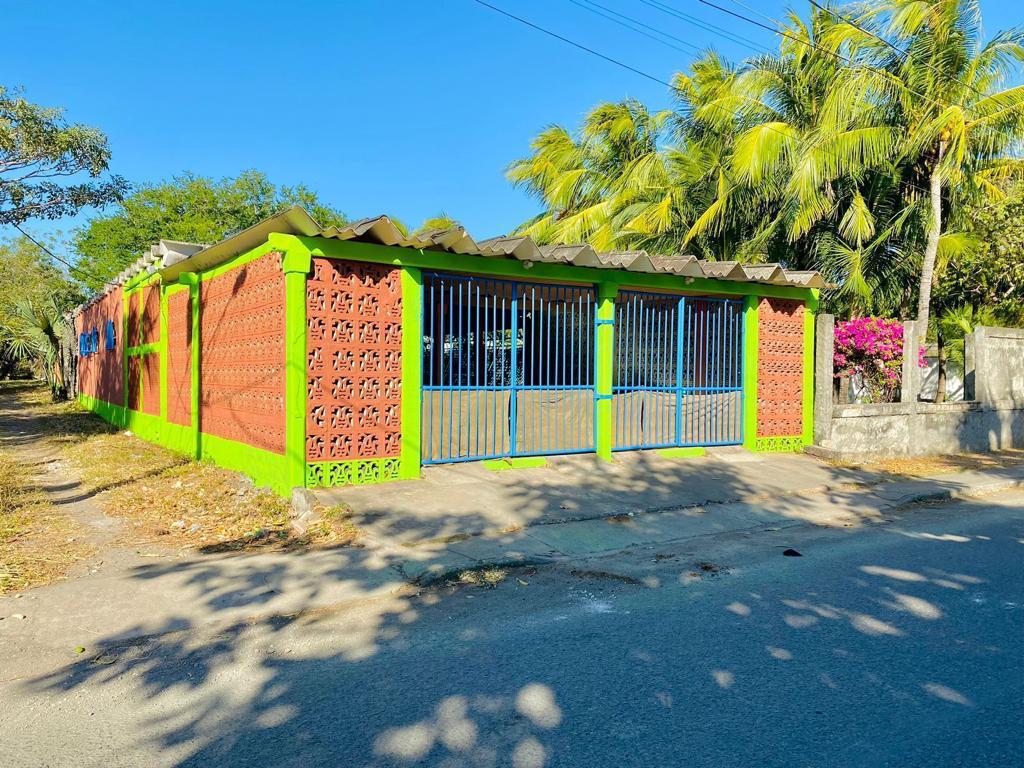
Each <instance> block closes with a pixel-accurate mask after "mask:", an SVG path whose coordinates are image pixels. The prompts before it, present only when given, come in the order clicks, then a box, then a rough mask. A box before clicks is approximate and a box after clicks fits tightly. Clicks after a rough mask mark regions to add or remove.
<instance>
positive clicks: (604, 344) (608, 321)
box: [594, 282, 619, 461]
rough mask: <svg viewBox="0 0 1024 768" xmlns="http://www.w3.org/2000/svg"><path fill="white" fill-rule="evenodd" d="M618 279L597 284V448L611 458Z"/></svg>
mask: <svg viewBox="0 0 1024 768" xmlns="http://www.w3.org/2000/svg"><path fill="white" fill-rule="evenodd" d="M618 291H619V286H618V285H617V284H616V283H608V282H605V283H599V284H598V286H597V330H596V332H595V334H594V335H595V336H596V345H597V349H596V351H595V353H594V361H595V362H594V365H595V369H594V448H595V450H596V452H597V457H598V458H599V459H601V460H602V461H611V460H612V447H613V446H614V443H615V436H614V429H615V426H614V424H613V423H612V383H613V382H612V379H613V371H614V364H615V296H616V295H617V294H618Z"/></svg>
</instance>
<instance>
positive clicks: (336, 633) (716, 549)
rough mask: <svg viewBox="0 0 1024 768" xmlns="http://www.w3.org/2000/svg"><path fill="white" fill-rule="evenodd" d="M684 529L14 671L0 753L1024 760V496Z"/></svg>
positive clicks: (481, 759)
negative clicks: (881, 514)
mask: <svg viewBox="0 0 1024 768" xmlns="http://www.w3.org/2000/svg"><path fill="white" fill-rule="evenodd" d="M787 545H789V546H796V547H797V549H799V550H800V551H801V552H802V553H803V556H802V557H799V558H797V557H784V556H783V555H782V549H783V548H784V546H787ZM687 548H688V551H679V550H673V549H672V548H661V549H658V550H651V551H640V552H635V553H633V554H631V555H620V556H618V557H615V558H612V559H610V560H607V561H602V562H590V563H587V564H586V565H580V566H578V568H577V569H576V571H575V573H570V572H569V571H568V569H566V570H552V571H540V572H536V573H530V572H520V573H513V574H510V575H509V577H508V578H507V579H506V580H505V581H504V582H503V583H502V584H501V585H500V586H499V587H498V588H497V589H493V590H485V589H481V588H479V587H460V588H445V589H441V590H438V591H434V592H429V593H426V594H424V595H421V596H419V597H416V598H403V599H398V598H395V599H393V600H388V601H385V602H383V603H375V604H372V605H367V606H364V607H362V608H360V609H359V610H349V611H345V612H343V613H329V612H328V613H322V614H318V615H315V616H303V617H299V618H294V619H280V620H275V621H270V622H264V623H258V624H254V625H248V624H243V625H239V626H237V627H233V628H231V629H228V630H224V631H220V632H218V633H216V634H209V633H205V634H204V633H201V632H200V633H183V634H181V635H178V636H170V637H165V638H161V639H159V640H153V641H149V642H144V643H140V644H138V645H135V646H133V647H130V648H123V649H119V650H117V651H116V652H115V653H109V654H105V655H102V656H100V657H99V658H93V659H85V660H82V661H80V662H77V663H72V664H69V665H68V667H66V668H65V669H61V670H56V671H55V672H54V673H53V674H52V675H48V676H46V677H44V678H39V679H30V680H16V681H8V682H6V683H3V684H2V687H0V765H3V766H8V767H10V768H21V767H22V766H44V765H46V766H65V765H66V766H76V768H77V767H78V766H83V767H84V766H104V768H110V767H112V766H122V765H123V766H164V765H188V766H302V767H303V768H309V767H310V766H343V767H344V768H349V767H355V766H412V765H417V766H419V765H422V766H439V767H445V768H456V767H457V766H467V767H468V766H509V765H510V766H515V767H516V768H532V767H534V766H542V765H543V766H584V767H587V768H590V767H594V768H597V767H599V766H609V767H615V768H621V767H623V766H659V767H660V766H723V767H729V768H733V767H743V766H756V767H757V768H766V767H771V766H786V767H787V768H798V767H801V766H807V767H809V768H810V767H813V768H821V767H825V766H865V768H867V767H870V768H883V767H884V766H894V767H896V766H898V767H899V768H915V767H916V766H921V767H922V768H923V767H924V766H928V768H935V767H941V768H946V767H954V766H956V767H961V766H962V767H966V766H979V768H980V767H982V766H984V767H985V768H989V767H990V766H1017V765H1024V567H1022V566H1024V494H1021V493H1012V494H1002V495H999V496H993V497H989V498H986V499H978V500H974V501H967V502H959V503H956V504H952V505H948V506H945V507H941V508H934V509H928V508H918V509H913V510H908V511H907V512H906V513H903V514H901V515H900V516H899V517H898V518H896V519H895V520H893V521H892V522H890V523H889V524H887V525H884V526H878V527H873V528H870V529H861V530H856V531H853V530H839V531H824V532H823V531H817V532H811V533H799V534H798V533H794V532H793V531H780V532H778V533H777V534H771V533H768V534H761V535H758V536H737V537H732V538H728V539H725V540H722V541H717V540H712V539H709V540H707V541H705V542H702V543H699V544H695V543H694V542H690V543H689V544H688V545H687ZM637 582H639V583H637Z"/></svg>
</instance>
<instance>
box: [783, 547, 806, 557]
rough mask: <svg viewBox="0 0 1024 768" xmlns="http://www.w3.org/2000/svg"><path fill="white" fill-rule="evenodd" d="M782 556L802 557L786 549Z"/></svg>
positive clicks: (793, 550)
mask: <svg viewBox="0 0 1024 768" xmlns="http://www.w3.org/2000/svg"><path fill="white" fill-rule="evenodd" d="M782 554H784V555H785V556H786V557H803V555H801V554H800V553H799V552H797V551H796V550H795V549H787V550H785V551H784V552H783V553H782Z"/></svg>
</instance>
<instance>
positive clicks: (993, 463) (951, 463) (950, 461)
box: [856, 449, 1024, 477]
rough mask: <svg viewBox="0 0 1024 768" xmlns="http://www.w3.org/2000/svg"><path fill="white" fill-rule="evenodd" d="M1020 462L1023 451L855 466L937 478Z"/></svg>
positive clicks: (896, 460)
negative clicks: (952, 473)
mask: <svg viewBox="0 0 1024 768" xmlns="http://www.w3.org/2000/svg"><path fill="white" fill-rule="evenodd" d="M1022 463H1024V450H1021V449H1011V450H1007V451H999V452H998V453H958V454H951V455H946V456H913V457H907V458H898V459H879V460H878V461H869V462H864V463H860V464H857V465H856V466H857V467H859V468H861V469H868V470H872V471H875V472H885V473H887V474H891V475H902V476H905V477H920V476H922V475H941V474H946V473H949V472H963V471H966V470H972V469H1000V468H1002V467H1011V466H1015V465H1018V464H1022Z"/></svg>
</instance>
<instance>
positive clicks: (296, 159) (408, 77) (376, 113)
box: [2, 0, 1024, 237]
mask: <svg viewBox="0 0 1024 768" xmlns="http://www.w3.org/2000/svg"><path fill="white" fill-rule="evenodd" d="M489 1H490V2H491V3H492V4H494V5H498V6H500V7H502V8H505V9H506V10H509V11H510V12H513V13H515V14H517V15H519V16H522V17H524V18H526V19H529V20H530V21H532V22H534V23H536V24H539V25H541V26H544V27H547V28H549V29H551V30H552V31H555V32H558V33H559V34H562V35H563V36H565V37H569V38H572V39H574V40H577V41H578V42H580V43H582V44H584V45H587V46H589V47H591V48H594V49H596V50H599V51H601V52H602V53H605V54H607V55H610V56H613V57H615V58H618V59H620V60H621V61H623V62H625V63H628V64H629V65H631V66H633V67H635V68H637V69H640V70H643V71H644V72H647V73H650V74H651V75H653V76H655V77H657V78H659V79H662V80H668V79H670V78H671V75H672V73H673V72H675V71H677V70H680V69H684V68H685V67H686V66H687V65H688V63H689V62H690V60H691V59H692V58H693V54H692V53H691V52H690V51H689V50H688V49H687V46H696V47H697V48H698V49H703V48H707V47H709V46H714V47H716V48H717V49H718V50H719V51H721V52H722V53H723V54H725V55H726V56H728V57H731V58H734V59H741V58H743V57H744V56H746V55H750V53H751V45H750V44H749V43H739V42H737V41H736V40H730V39H727V37H726V36H725V35H724V34H723V33H722V32H718V31H714V30H712V31H708V30H707V29H702V28H700V27H698V26H696V25H694V24H692V23H688V22H687V21H684V20H683V19H680V18H677V17H673V16H670V15H668V14H666V13H664V12H662V11H659V10H658V9H657V8H655V7H653V5H654V4H658V3H660V4H662V5H665V6H668V7H670V8H673V9H675V10H676V11H677V12H679V13H683V14H687V15H689V16H691V17H693V18H695V19H697V20H702V21H703V22H705V23H708V24H713V25H716V26H718V27H721V28H722V29H724V30H726V31H728V32H730V33H732V34H733V35H738V36H742V37H743V38H748V39H749V40H750V41H751V42H752V43H755V44H758V45H763V46H770V45H772V40H771V38H772V35H770V34H769V33H768V32H767V31H764V30H762V29H758V28H756V27H753V26H751V25H748V24H747V23H745V22H743V21H740V20H738V19H735V18H731V17H729V16H727V15H725V14H723V13H722V12H721V11H718V10H715V9H713V8H709V7H707V6H704V5H701V4H700V3H699V2H698V1H697V0H657V2H655V3H653V4H648V3H647V2H645V0H594V2H596V3H598V4H599V5H601V6H604V7H606V8H609V9H612V10H614V11H617V12H619V13H623V14H627V15H629V16H631V17H633V18H635V19H638V20H640V21H641V22H643V23H646V24H649V25H651V26H653V27H656V28H657V29H659V30H661V31H663V32H666V33H668V34H670V35H674V36H676V37H678V38H681V39H682V40H683V41H685V44H683V43H673V44H674V45H677V46H678V47H680V48H683V49H684V50H683V51H680V50H675V49H673V48H670V47H668V46H665V45H661V44H658V43H656V42H653V41H652V40H650V39H648V38H646V37H643V36H641V35H639V34H636V33H634V32H631V31H629V30H626V29H623V28H622V27H621V26H618V25H617V24H615V23H614V22H612V21H610V20H608V19H607V18H602V17H601V16H598V15H596V14H595V13H593V12H592V11H588V10H585V9H584V8H582V7H580V5H578V4H575V3H574V2H573V1H572V0H489ZM745 1H746V4H747V5H748V6H750V7H753V8H756V9H757V10H758V11H760V12H761V13H763V14H766V15H768V16H773V17H780V16H781V15H782V14H783V13H784V12H785V9H786V8H788V7H793V8H796V9H798V10H800V11H801V12H804V13H805V12H806V11H805V9H806V8H807V7H808V5H807V4H805V3H802V2H801V3H796V4H794V5H788V6H787V5H783V4H782V3H781V2H773V1H771V0H745ZM715 2H716V3H717V4H720V5H722V6H727V7H733V8H734V10H737V11H739V12H741V13H745V14H748V15H750V13H749V12H748V11H743V10H741V9H740V8H739V7H734V6H732V5H731V4H730V2H729V0H715ZM981 5H982V9H983V12H984V19H985V29H986V32H987V33H988V34H991V33H994V32H996V31H998V30H1000V29H1003V28H1005V27H1008V26H1012V25H1014V24H1020V23H1022V22H1024V19H1022V18H1021V17H1022V15H1024V14H1022V13H1021V11H1020V5H1019V0H982V3H981ZM2 13H3V17H4V31H5V34H4V57H5V60H6V61H7V64H6V65H5V66H4V72H5V74H4V84H6V85H9V86H10V85H22V86H24V87H25V90H26V95H27V97H28V98H29V99H30V100H32V101H35V102H37V103H40V104H45V105H51V106H63V107H66V109H67V117H68V119H70V120H72V121H74V122H83V123H86V124H90V125H94V126H96V127H98V128H100V129H102V130H103V131H105V132H106V133H107V135H108V136H109V138H110V144H111V149H112V151H113V160H112V165H111V169H112V170H113V171H114V172H116V173H119V174H122V175H124V176H126V177H127V178H128V179H129V180H130V181H132V182H133V183H135V184H141V183H145V182H149V181H157V180H161V179H165V178H168V177H170V176H173V175H176V174H180V173H183V172H186V171H191V172H193V173H196V174H201V175H206V176H213V177H221V176H233V175H235V174H237V173H239V172H240V171H242V170H245V169H247V168H257V169H260V170H263V171H265V172H266V173H267V174H268V175H269V176H270V178H271V179H272V180H273V181H275V182H276V183H279V184H287V185H290V184H297V183H300V182H301V183H304V184H306V185H307V186H309V187H311V188H313V189H315V190H316V191H318V192H319V194H320V195H321V197H322V198H323V199H324V200H325V201H327V202H329V203H331V204H333V205H335V206H337V207H339V208H341V209H342V210H343V211H345V212H346V213H347V214H348V215H350V216H352V217H364V216H372V215H377V214H379V213H388V214H390V215H393V216H396V217H399V218H401V219H402V220H404V221H406V222H407V223H409V224H412V225H417V224H419V223H420V222H421V221H422V220H423V219H425V218H426V217H428V216H433V215H435V214H437V213H439V212H441V211H444V212H446V213H448V214H449V215H452V216H454V217H456V218H458V219H460V220H461V221H462V222H463V223H464V224H465V225H466V226H467V227H468V228H469V230H470V232H472V233H473V234H475V235H476V236H478V237H485V236H490V235H496V234H501V233H504V232H506V231H508V230H509V229H511V228H512V227H514V226H515V225H516V224H518V223H519V222H521V221H523V220H525V219H527V218H529V217H530V216H531V215H533V213H535V211H536V205H535V203H534V201H532V200H530V199H529V198H528V197H527V196H526V195H525V194H524V193H522V192H521V191H519V190H516V189H514V188H513V187H512V186H511V185H510V184H509V183H508V182H507V181H506V180H505V177H504V169H505V167H506V165H507V164H508V163H509V162H510V161H511V160H513V159H515V158H517V157H520V156H522V155H524V154H525V153H526V152H527V150H528V145H529V141H530V139H531V137H532V136H534V135H535V134H536V133H537V132H538V131H539V130H540V129H541V128H543V127H544V126H545V125H547V124H549V123H562V124H565V125H569V126H575V125H577V124H578V122H579V120H580V119H581V117H582V116H583V115H584V114H585V113H586V112H587V111H588V110H589V109H590V108H592V107H593V106H594V105H596V104H598V103H599V102H601V101H606V100H617V99H621V98H623V97H626V96H633V97H636V98H639V99H641V100H642V101H644V102H645V103H647V104H648V105H649V106H651V107H653V108H658V107H664V106H667V105H668V103H669V100H668V96H667V93H666V89H665V88H664V87H663V86H661V85H659V84H657V83H655V82H651V81H650V80H646V79H644V78H643V77H640V76H638V75H636V74H633V73H631V72H628V71H625V70H623V69H620V68H618V67H615V66H613V65H611V64H608V63H606V62H604V61H601V60H599V59H597V58H595V57H593V56H591V55H589V54H586V53H584V52H582V51H579V50H576V49H574V48H572V47H570V46H568V45H566V44H565V43H562V42H559V41H557V40H554V39H552V38H550V37H547V36H545V35H542V34H540V33H538V32H536V31H534V30H532V29H529V28H526V27H524V26H522V25H520V24H518V23H516V22H514V21H512V20H510V19H507V18H505V17H503V16H500V15H498V14H497V13H495V12H493V11H491V10H488V9H486V8H484V7H482V6H480V5H478V4H477V3H475V2H473V0H435V1H430V0H425V1H424V2H413V1H412V0H393V1H392V2H373V1H372V0H343V2H312V1H310V2H302V1H301V0H293V2H290V3H282V2H274V3H270V2H260V1H258V0H250V1H248V2H244V3H242V2H216V3H210V2H205V3H199V2H185V1H183V2H172V3H152V2H147V3H141V2H118V3H105V4H104V3H83V2H80V1H79V2H48V3H45V4H44V3H23V2H14V1H13V0H8V1H7V2H5V3H4V4H3V10H2ZM58 20H59V21H58ZM85 218H87V217H85V216H80V217H78V218H77V219H75V220H65V221H62V222H59V223H57V224H54V225H49V224H45V223H40V224H35V225H33V226H31V227H30V228H29V229H30V230H31V231H33V232H35V233H37V234H49V233H51V232H52V231H54V230H56V229H58V228H59V229H63V230H65V231H66V230H68V229H70V228H71V227H73V226H75V225H76V224H78V223H81V222H82V221H83V220H84V219H85Z"/></svg>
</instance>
